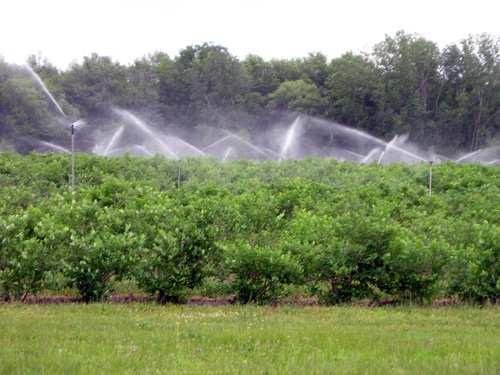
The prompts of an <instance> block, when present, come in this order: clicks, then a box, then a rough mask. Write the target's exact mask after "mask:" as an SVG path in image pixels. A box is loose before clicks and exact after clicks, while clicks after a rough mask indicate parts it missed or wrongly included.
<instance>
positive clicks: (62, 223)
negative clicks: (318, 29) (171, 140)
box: [0, 153, 500, 303]
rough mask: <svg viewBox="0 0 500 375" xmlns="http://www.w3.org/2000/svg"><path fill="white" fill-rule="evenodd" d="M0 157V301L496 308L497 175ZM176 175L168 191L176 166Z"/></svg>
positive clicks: (470, 170) (414, 168)
mask: <svg viewBox="0 0 500 375" xmlns="http://www.w3.org/2000/svg"><path fill="white" fill-rule="evenodd" d="M76 160H77V167H78V169H77V179H76V180H77V189H76V191H75V193H74V194H71V192H70V191H69V182H70V176H69V174H68V170H69V168H68V167H69V165H70V164H69V163H70V159H69V157H68V156H67V155H57V154H46V155H39V154H32V155H29V156H27V157H21V156H18V155H15V154H10V153H3V154H0V192H1V196H2V201H1V203H0V239H1V242H0V293H1V295H2V297H3V298H4V299H22V298H23V296H25V295H27V294H35V293H37V292H40V291H41V290H45V289H52V290H58V289H60V288H63V287H72V288H75V289H76V290H78V292H79V294H80V295H81V297H82V299H83V300H84V301H91V300H99V299H101V298H105V297H106V296H108V295H109V294H110V293H112V291H113V285H114V283H115V282H117V281H120V280H125V279H130V280H134V281H135V282H137V285H138V287H139V288H140V289H141V290H143V291H145V292H147V293H149V294H151V295H155V296H156V297H157V298H158V300H159V301H160V302H179V301H182V300H183V299H184V298H185V297H186V296H187V295H188V294H189V293H190V291H191V290H193V289H194V288H206V289H211V290H212V291H215V292H216V291H218V292H219V293H224V294H227V295H229V294H234V295H236V297H237V298H238V300H239V301H240V302H242V303H247V302H251V301H253V302H259V303H261V302H267V301H270V300H272V299H276V298H280V297H281V296H283V295H286V293H287V291H289V290H290V288H293V287H295V286H299V287H300V288H302V290H304V289H306V290H307V291H308V292H309V293H310V294H311V295H315V296H317V297H319V298H320V299H321V300H323V301H324V302H326V303H341V302H347V301H351V300H356V299H361V298H370V299H377V298H387V297H391V298H399V299H402V300H414V301H423V300H426V299H430V298H433V297H436V296H453V297H458V298H460V299H463V300H475V301H485V300H494V301H496V300H497V299H498V298H499V297H500V262H499V260H500V225H499V224H500V210H499V186H500V181H499V180H500V175H499V172H498V169H496V168H494V167H488V166H479V165H458V164H452V163H445V164H442V165H438V166H434V171H433V175H434V181H433V191H432V196H431V197H429V195H428V191H427V187H428V186H427V183H428V165H425V164H418V165H403V164H393V165H387V166H381V165H377V164H371V165H357V164H353V163H344V162H338V161H335V160H330V159H304V160H300V161H299V160H288V161H285V162H282V163H278V162H263V163H257V162H253V161H247V160H237V161H232V162H227V163H223V164H219V163H217V162H215V161H214V160H213V159H197V158H193V159H185V160H182V162H181V163H180V165H179V163H178V162H177V161H172V160H168V159H163V158H161V157H155V158H151V159H146V158H133V157H130V156H123V157H119V158H102V157H98V156H90V155H77V158H76ZM179 166H180V168H181V186H180V187H179V188H177V186H176V185H177V184H178V168H179Z"/></svg>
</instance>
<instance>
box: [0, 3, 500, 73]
mask: <svg viewBox="0 0 500 375" xmlns="http://www.w3.org/2000/svg"><path fill="white" fill-rule="evenodd" d="M398 30H404V31H405V32H407V33H416V34H419V35H421V36H423V37H424V38H426V39H428V40H431V41H433V42H436V43H438V46H439V47H440V48H443V47H445V46H447V45H449V44H452V43H458V42H459V41H460V40H461V39H464V38H467V37H468V35H470V34H472V35H476V34H481V33H488V34H491V35H493V36H494V37H500V1H498V0H475V1H467V2H465V1H463V0H462V1H460V0H452V1H451V0H413V1H404V0H381V1H377V0H359V1H357V0H342V1H327V0H302V1H295V0H164V1H160V0H84V1H78V2H75V1H72V0H5V1H4V2H2V4H1V5H0V56H3V57H4V58H5V60H6V61H8V62H11V63H19V64H21V63H23V62H25V61H26V59H27V57H28V56H29V55H32V54H35V55H38V54H41V55H42V57H43V58H46V59H47V60H48V61H49V62H51V63H53V64H54V65H56V66H57V67H59V68H61V69H66V68H67V67H68V66H69V64H70V63H71V62H78V63H80V62H82V61H83V58H84V57H85V56H90V54H91V53H93V52H96V53H97V54H99V55H101V56H110V57H112V58H113V60H114V61H118V62H120V63H122V64H130V63H132V62H133V61H134V60H135V59H137V58H141V57H142V56H147V55H148V54H151V53H154V52H156V51H162V52H165V53H167V54H168V55H169V56H170V57H175V56H176V55H178V53H179V51H180V50H181V49H184V48H185V47H186V46H189V45H195V44H202V43H204V42H213V43H215V44H218V45H222V46H225V47H227V48H228V49H229V52H230V53H231V54H233V55H235V56H237V57H238V58H240V59H241V60H242V59H244V58H245V57H246V56H247V55H248V54H255V55H258V56H261V57H263V58H264V59H265V60H271V59H272V58H287V59H290V58H295V57H306V56H307V55H308V53H310V52H322V53H324V54H325V55H326V56H327V57H328V59H329V60H330V59H332V58H336V57H340V56H341V55H342V54H343V53H345V52H348V51H353V52H355V53H357V52H360V51H371V48H372V47H373V45H374V44H376V43H379V42H381V41H383V40H384V38H385V35H386V34H387V35H390V36H394V35H395V33H396V32H397V31H398Z"/></svg>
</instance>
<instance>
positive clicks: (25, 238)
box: [0, 208, 55, 300]
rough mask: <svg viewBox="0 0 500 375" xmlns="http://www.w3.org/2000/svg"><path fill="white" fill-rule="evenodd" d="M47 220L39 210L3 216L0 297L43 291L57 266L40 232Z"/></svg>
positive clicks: (0, 235)
mask: <svg viewBox="0 0 500 375" xmlns="http://www.w3.org/2000/svg"><path fill="white" fill-rule="evenodd" d="M46 221H47V218H43V217H42V213H41V211H40V210H38V209H36V208H28V209H27V210H26V211H23V212H20V213H18V214H13V215H9V216H5V217H0V239H1V240H0V295H1V296H2V297H3V298H4V299H5V300H10V299H20V298H21V297H22V296H24V297H26V295H28V294H36V293H37V292H39V291H40V290H42V289H43V288H44V286H45V284H46V281H47V279H48V277H49V274H50V271H51V270H52V268H53V267H54V263H55V254H54V253H53V252H52V250H53V249H51V248H50V247H47V246H46V245H45V243H44V240H43V235H42V236H41V235H40V233H39V229H40V227H41V226H44V225H45V222H46Z"/></svg>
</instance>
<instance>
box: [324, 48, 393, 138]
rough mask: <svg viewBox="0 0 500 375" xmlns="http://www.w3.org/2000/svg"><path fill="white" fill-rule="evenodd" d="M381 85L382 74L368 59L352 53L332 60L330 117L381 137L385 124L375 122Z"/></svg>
mask: <svg viewBox="0 0 500 375" xmlns="http://www.w3.org/2000/svg"><path fill="white" fill-rule="evenodd" d="M381 82H382V77H381V74H380V71H379V70H378V69H376V68H375V64H374V63H373V62H372V61H370V60H369V59H368V58H367V57H366V56H362V55H354V54H353V53H352V52H350V53H346V54H345V55H343V56H342V57H340V58H338V59H334V60H332V62H331V63H330V67H329V75H328V78H327V79H326V85H327V88H328V90H329V98H330V105H331V110H330V112H331V113H330V116H331V118H332V119H334V120H336V121H338V122H340V123H342V124H346V125H350V126H353V127H357V128H360V129H364V130H368V131H370V132H372V133H373V134H377V135H382V134H381V132H382V131H383V129H384V126H383V125H384V123H383V122H381V123H379V122H378V121H376V120H378V119H377V117H376V115H377V109H378V108H377V104H378V103H377V92H378V91H379V90H380V87H381Z"/></svg>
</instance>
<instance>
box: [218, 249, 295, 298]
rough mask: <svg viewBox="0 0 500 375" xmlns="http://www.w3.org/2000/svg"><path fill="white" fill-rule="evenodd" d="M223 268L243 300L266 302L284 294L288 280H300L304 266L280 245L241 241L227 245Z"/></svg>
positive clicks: (232, 287) (235, 291)
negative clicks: (262, 244) (254, 243)
mask: <svg viewBox="0 0 500 375" xmlns="http://www.w3.org/2000/svg"><path fill="white" fill-rule="evenodd" d="M224 258H225V263H224V268H223V269H224V271H225V273H226V274H227V275H229V276H230V278H229V280H230V281H229V283H230V287H231V290H232V291H233V293H234V294H235V295H236V298H237V299H238V301H239V302H241V303H249V302H254V303H263V302H269V301H271V300H274V299H276V298H278V297H280V296H282V292H283V287H284V286H285V285H286V284H293V283H298V282H299V281H300V280H301V277H302V268H301V266H300V264H299V262H298V261H297V259H295V258H294V257H293V256H292V254H290V253H287V252H284V251H282V250H281V249H280V248H279V247H273V246H259V245H255V246H253V245H251V244H249V243H247V242H243V241H238V242H236V243H234V244H231V245H228V246H226V248H225V254H224Z"/></svg>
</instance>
